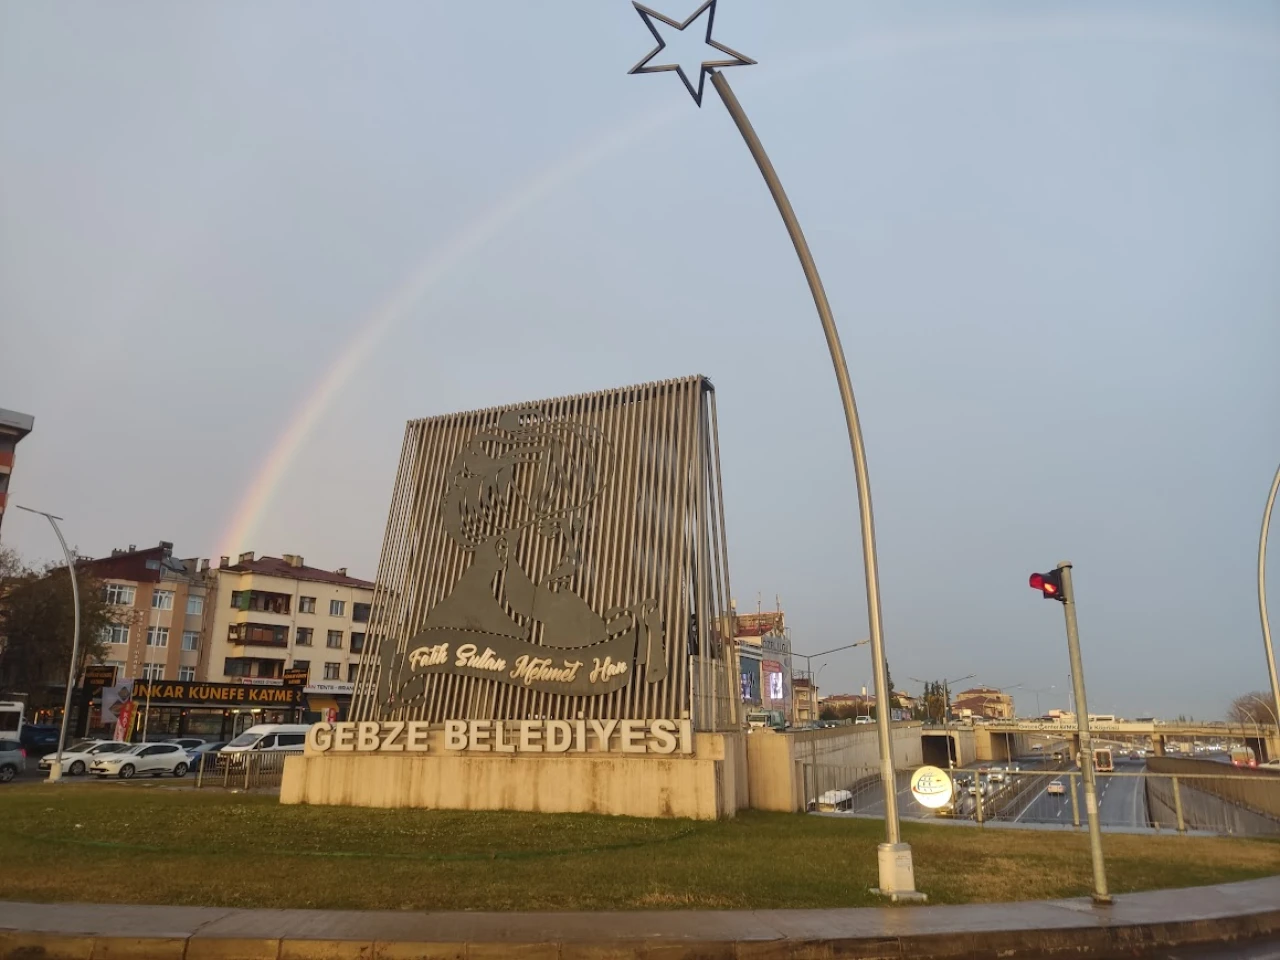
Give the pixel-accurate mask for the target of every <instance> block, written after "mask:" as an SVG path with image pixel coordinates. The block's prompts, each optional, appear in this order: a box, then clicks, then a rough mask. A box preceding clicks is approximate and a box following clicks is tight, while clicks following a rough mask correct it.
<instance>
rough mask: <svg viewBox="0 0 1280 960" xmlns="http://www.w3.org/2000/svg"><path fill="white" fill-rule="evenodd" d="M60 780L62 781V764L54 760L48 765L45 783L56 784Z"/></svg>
mask: <svg viewBox="0 0 1280 960" xmlns="http://www.w3.org/2000/svg"><path fill="white" fill-rule="evenodd" d="M61 779H62V764H60V763H59V762H58V761H57V760H54V761H53V762H52V763H50V764H49V779H48V780H47V781H46V782H47V783H57V782H58V781H59V780H61Z"/></svg>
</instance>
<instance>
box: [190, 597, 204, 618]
mask: <svg viewBox="0 0 1280 960" xmlns="http://www.w3.org/2000/svg"><path fill="white" fill-rule="evenodd" d="M202 613H204V597H187V616H188V617H198V616H200V614H202Z"/></svg>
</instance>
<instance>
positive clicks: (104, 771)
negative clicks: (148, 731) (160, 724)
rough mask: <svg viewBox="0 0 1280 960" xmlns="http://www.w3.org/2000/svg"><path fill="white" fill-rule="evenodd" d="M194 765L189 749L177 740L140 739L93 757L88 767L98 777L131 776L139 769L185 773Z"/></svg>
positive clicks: (142, 770) (121, 777) (151, 771)
mask: <svg viewBox="0 0 1280 960" xmlns="http://www.w3.org/2000/svg"><path fill="white" fill-rule="evenodd" d="M190 767H191V761H190V759H189V758H188V757H187V752H186V751H185V750H183V749H182V748H181V747H180V746H178V745H177V744H176V743H138V744H134V745H133V746H132V747H130V748H129V749H128V750H126V751H124V752H123V753H104V754H100V755H98V756H96V757H94V758H93V762H92V763H91V764H89V770H90V771H91V772H92V773H96V774H97V775H98V776H99V777H119V778H120V779H121V780H128V779H130V778H132V777H133V776H134V774H138V773H149V774H151V776H153V777H158V776H160V775H161V774H165V773H171V774H173V775H174V776H175V777H185V776H186V775H187V770H188V769H189V768H190Z"/></svg>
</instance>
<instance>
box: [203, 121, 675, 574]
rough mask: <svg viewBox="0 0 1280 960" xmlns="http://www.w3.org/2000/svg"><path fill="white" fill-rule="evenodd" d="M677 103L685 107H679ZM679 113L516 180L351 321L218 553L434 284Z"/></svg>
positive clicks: (235, 549)
mask: <svg viewBox="0 0 1280 960" xmlns="http://www.w3.org/2000/svg"><path fill="white" fill-rule="evenodd" d="M681 107H683V108H684V109H683V110H681V109H680V108H681ZM682 113H684V114H687V113H688V105H687V104H681V103H679V101H676V102H675V103H674V104H672V105H668V106H667V107H666V108H664V109H661V110H654V111H651V112H650V113H647V114H643V115H641V116H640V117H639V118H637V119H633V120H632V121H631V122H630V123H627V124H625V125H623V126H621V127H618V128H617V129H614V130H612V131H609V132H608V133H606V134H605V135H603V136H601V137H598V138H596V139H595V140H593V141H591V142H589V143H587V144H586V145H585V146H583V147H581V148H579V149H577V150H574V151H572V152H570V153H569V154H568V155H566V156H565V157H564V158H563V159H561V160H559V161H558V162H556V163H553V164H552V165H551V166H550V167H548V168H546V169H545V170H543V171H542V172H540V173H538V174H536V175H535V176H534V177H532V178H531V179H529V180H527V181H525V182H524V183H522V184H521V185H520V186H519V187H518V188H517V189H516V190H514V191H512V192H511V193H510V194H509V195H508V196H506V197H503V198H502V199H501V200H499V201H498V202H497V203H495V204H494V205H493V206H492V207H490V208H488V209H487V210H485V211H484V213H482V214H481V215H480V216H479V217H478V218H477V219H475V220H473V221H471V222H470V223H468V224H467V225H466V226H465V227H463V228H462V229H461V230H460V231H458V233H456V234H454V235H453V236H451V237H449V238H448V239H447V240H446V241H445V242H444V243H443V244H441V245H440V247H439V248H437V249H436V250H433V251H432V252H431V253H429V254H428V255H427V257H426V259H424V260H423V261H422V263H421V264H420V265H419V266H418V267H417V268H416V269H414V271H413V272H412V273H411V274H410V275H409V277H408V278H407V279H406V280H405V282H404V283H403V284H401V285H400V286H399V287H398V288H397V289H396V290H395V292H394V293H393V294H392V295H391V296H390V297H389V298H388V299H387V300H386V301H385V302H384V303H382V304H381V305H380V306H379V307H378V308H377V309H375V310H373V311H372V312H370V313H369V314H367V315H366V316H365V317H363V318H362V319H361V320H360V322H359V323H357V324H356V331H355V333H354V334H353V335H352V336H351V339H350V340H348V341H347V343H346V344H344V345H343V347H342V348H341V349H340V350H339V351H338V353H337V355H336V356H335V358H334V360H333V362H332V363H331V364H330V365H329V367H328V369H327V370H325V372H324V375H323V376H321V377H320V379H319V380H318V381H317V383H316V385H315V387H313V388H312V389H311V391H310V392H309V393H307V394H306V395H305V396H304V397H303V399H302V401H301V402H300V403H299V404H298V406H297V408H296V409H295V410H294V411H293V415H292V416H291V417H290V418H289V420H288V422H287V423H286V424H285V427H284V429H283V430H282V431H281V432H280V436H279V437H278V438H277V439H276V442H275V444H274V445H273V446H272V448H271V452H270V453H268V454H267V458H266V460H265V461H263V464H262V466H261V467H260V468H259V469H258V472H257V473H256V474H255V475H254V478H253V481H252V482H251V483H250V484H249V486H248V488H247V489H246V490H245V492H244V494H243V495H242V496H241V498H240V501H239V503H237V504H236V508H235V512H234V513H233V514H232V517H231V520H230V522H229V523H228V524H227V526H226V532H225V533H224V534H223V535H222V536H221V537H220V538H219V541H220V546H219V551H218V552H219V553H220V554H222V555H225V556H229V557H234V556H235V555H236V554H237V553H239V551H240V550H241V549H242V548H243V545H244V544H247V543H251V542H252V540H253V536H254V534H255V532H256V531H257V528H258V525H259V523H260V522H261V520H262V517H263V515H264V514H265V512H266V510H267V507H268V506H269V505H270V503H271V499H272V497H273V496H274V494H275V491H276V489H277V487H279V485H280V483H281V481H282V480H283V479H284V475H285V473H286V471H288V469H289V465H290V464H291V463H292V462H293V460H294V457H296V456H297V454H298V451H299V450H300V449H302V445H303V444H304V443H305V442H306V440H307V438H308V437H309V436H310V435H311V433H312V431H313V430H315V427H316V424H317V423H319V422H320V418H321V417H322V416H323V415H324V413H325V411H326V410H328V408H329V406H330V404H332V403H333V401H334V399H335V398H336V397H337V396H338V395H339V394H340V393H341V392H342V390H343V389H344V388H345V387H346V385H347V384H348V383H349V382H350V381H351V378H352V377H353V376H354V375H355V373H356V372H357V371H358V370H359V369H360V367H361V366H362V365H363V364H364V362H365V361H366V360H367V359H368V357H369V355H370V354H371V353H372V352H373V351H374V349H375V348H376V347H377V346H378V344H379V343H381V342H382V340H383V338H384V337H385V336H386V335H387V333H388V332H389V331H390V330H391V329H392V328H393V327H394V326H395V325H396V324H397V323H398V322H399V321H400V320H402V319H403V318H404V317H405V316H407V315H408V313H409V311H410V310H412V309H413V307H414V305H415V304H416V303H418V301H420V300H421V299H422V298H423V297H424V296H425V295H426V294H427V293H428V291H430V290H431V289H432V287H434V286H435V285H436V284H438V283H440V282H441V281H442V280H444V279H445V278H446V277H447V276H449V275H450V274H451V273H452V272H453V271H454V270H455V269H456V268H457V267H458V266H459V265H460V264H461V263H462V262H463V261H465V260H467V259H468V258H469V257H471V256H473V255H474V254H475V253H477V252H478V251H479V250H480V249H481V248H482V247H483V246H484V245H485V244H486V243H488V242H489V241H490V240H492V239H493V238H494V237H496V236H498V235H499V234H500V233H501V232H502V231H503V230H504V229H505V228H506V227H507V226H508V225H509V224H511V223H512V222H513V221H514V220H516V218H518V217H519V216H520V215H521V214H523V213H524V212H525V211H526V210H528V209H529V208H530V207H533V206H535V205H536V204H538V203H540V202H541V201H542V200H544V199H545V198H546V197H548V196H550V195H551V194H552V193H554V192H555V191H556V190H558V189H560V188H561V187H562V186H563V185H564V184H566V183H568V182H569V181H571V180H573V179H574V178H576V177H578V176H580V175H581V174H582V173H584V172H585V171H587V170H589V169H590V168H591V167H593V166H595V165H596V164H597V163H600V162H601V161H602V160H604V159H606V158H607V157H609V156H612V155H614V154H617V153H620V152H621V151H622V150H623V149H625V148H626V147H627V146H629V145H630V144H632V143H634V142H636V141H637V140H640V139H641V138H643V137H645V136H648V135H649V134H650V133H652V132H653V131H654V130H656V129H657V128H659V127H661V126H662V125H664V124H666V123H668V122H670V121H671V120H672V119H674V118H675V117H677V116H679V115H680V114H682Z"/></svg>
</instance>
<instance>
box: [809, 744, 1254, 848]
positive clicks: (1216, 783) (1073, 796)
mask: <svg viewBox="0 0 1280 960" xmlns="http://www.w3.org/2000/svg"><path fill="white" fill-rule="evenodd" d="M1066 765H1067V764H1066V762H1065V761H1063V762H1056V763H1055V762H1053V761H1046V762H1044V763H1040V764H1037V765H1030V764H1019V765H1018V766H1019V769H1018V770H1016V771H1014V770H1011V769H1007V768H1006V767H1005V766H1004V765H998V764H992V765H991V766H990V768H989V770H990V772H989V773H984V772H981V771H980V770H975V769H969V768H965V769H958V770H954V771H952V774H953V777H954V778H955V780H956V790H955V793H954V795H953V799H952V801H951V802H950V803H949V804H948V805H947V806H945V807H943V808H942V809H940V810H930V809H926V808H925V807H923V806H921V805H920V804H919V803H918V802H916V801H915V800H914V798H913V797H912V795H911V793H910V776H911V774H910V772H909V771H900V772H899V773H898V775H897V784H896V787H897V790H898V807H899V812H900V815H901V816H902V817H903V818H908V819H920V820H927V819H935V818H946V819H953V820H958V821H967V822H971V823H974V824H995V823H1016V824H1019V825H1021V826H1028V827H1060V828H1068V829H1070V828H1077V829H1079V828H1081V827H1082V825H1083V823H1084V821H1085V813H1084V792H1083V783H1082V779H1081V773H1080V771H1079V770H1068V769H1065V767H1066ZM1010 766H1012V765H1010ZM1133 766H1135V767H1137V766H1139V765H1137V764H1134V765H1133ZM1208 766H1210V767H1216V768H1219V769H1220V770H1221V772H1218V770H1212V769H1211V770H1209V771H1208V772H1197V771H1186V770H1178V771H1171V770H1163V769H1156V770H1151V769H1133V770H1115V771H1109V772H1105V773H1103V772H1099V773H1098V774H1097V796H1098V810H1099V819H1100V823H1101V826H1102V829H1103V830H1104V831H1132V830H1152V831H1161V830H1171V831H1178V832H1180V833H1185V832H1187V831H1197V832H1201V831H1202V832H1209V833H1217V834H1232V835H1246V836H1280V776H1269V775H1266V774H1263V775H1259V774H1258V773H1257V772H1256V771H1247V772H1240V771H1237V770H1236V769H1235V768H1232V767H1228V766H1225V765H1224V764H1218V763H1213V762H1208ZM803 767H804V770H803V774H804V781H803V782H804V784H805V791H806V792H805V796H806V798H807V802H806V807H807V809H808V810H810V811H820V812H847V813H853V814H864V815H868V816H875V815H883V813H884V805H883V794H882V789H881V786H880V777H879V773H878V771H877V770H875V769H873V768H869V767H838V766H831V765H825V764H817V765H812V764H809V763H804V764H803Z"/></svg>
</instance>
